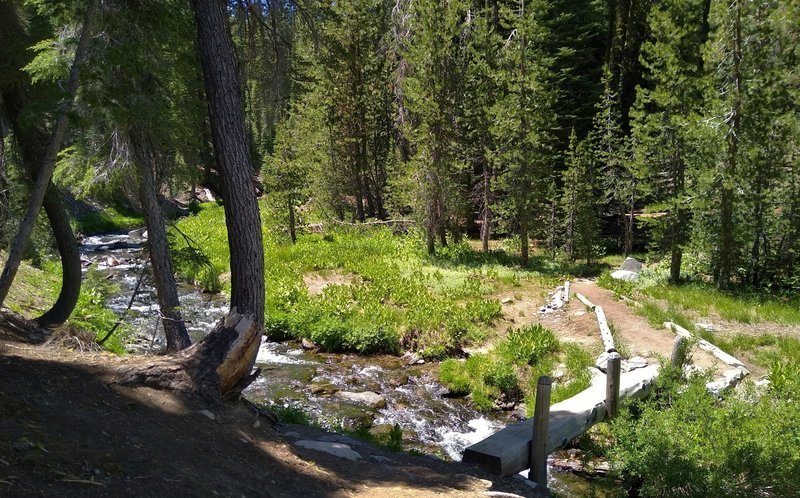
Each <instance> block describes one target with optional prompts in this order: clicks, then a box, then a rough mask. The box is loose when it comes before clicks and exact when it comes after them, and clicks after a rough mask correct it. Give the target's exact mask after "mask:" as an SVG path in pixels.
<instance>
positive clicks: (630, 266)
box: [619, 258, 643, 273]
mask: <svg viewBox="0 0 800 498" xmlns="http://www.w3.org/2000/svg"><path fill="white" fill-rule="evenodd" d="M642 266H643V265H642V263H641V262H639V261H636V260H635V259H633V258H625V261H623V262H622V265H620V267H619V269H620V270H625V271H631V272H634V273H639V272H640V271H642Z"/></svg>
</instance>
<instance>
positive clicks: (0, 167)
mask: <svg viewBox="0 0 800 498" xmlns="http://www.w3.org/2000/svg"><path fill="white" fill-rule="evenodd" d="M2 105H3V99H2V96H0V108H2ZM1 119H2V118H1V117H0V120H1ZM3 126H4V124H3V122H2V121H0V230H2V229H4V227H5V224H6V221H7V220H8V214H9V211H8V209H9V206H8V180H7V179H6V171H7V170H8V168H7V166H6V143H5V138H6V133H5V130H4V129H3Z"/></svg>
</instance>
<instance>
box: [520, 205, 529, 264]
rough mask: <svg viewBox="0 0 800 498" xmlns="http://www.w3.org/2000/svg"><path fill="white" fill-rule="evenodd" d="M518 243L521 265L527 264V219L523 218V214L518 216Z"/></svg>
mask: <svg viewBox="0 0 800 498" xmlns="http://www.w3.org/2000/svg"><path fill="white" fill-rule="evenodd" d="M519 243H520V251H519V255H520V258H522V266H528V259H529V245H530V241H529V239H528V220H527V219H526V218H525V215H522V216H520V220H519Z"/></svg>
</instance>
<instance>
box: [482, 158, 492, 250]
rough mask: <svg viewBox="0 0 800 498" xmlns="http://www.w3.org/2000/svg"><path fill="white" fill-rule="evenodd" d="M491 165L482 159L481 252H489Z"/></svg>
mask: <svg viewBox="0 0 800 498" xmlns="http://www.w3.org/2000/svg"><path fill="white" fill-rule="evenodd" d="M491 178H492V173H491V166H490V165H489V161H487V160H485V159H484V161H483V185H482V187H483V188H482V189H481V249H482V250H483V252H485V253H488V252H489V237H491V230H492V228H491V225H490V224H491V222H492V207H491V205H490V201H491V198H492V190H491V188H492V186H491Z"/></svg>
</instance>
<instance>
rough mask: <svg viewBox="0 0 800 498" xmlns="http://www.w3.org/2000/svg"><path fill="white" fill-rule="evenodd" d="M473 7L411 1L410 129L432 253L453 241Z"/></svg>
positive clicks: (445, 0)
mask: <svg viewBox="0 0 800 498" xmlns="http://www.w3.org/2000/svg"><path fill="white" fill-rule="evenodd" d="M466 10H467V6H466V5H465V4H464V3H463V2H461V0H419V1H415V2H414V3H413V4H412V6H411V12H410V15H411V20H410V21H409V23H410V25H411V26H412V28H411V40H410V41H409V44H408V47H407V50H406V53H405V58H406V60H407V62H408V64H409V67H410V72H409V74H408V75H407V76H406V78H405V80H404V95H405V105H406V106H407V108H408V110H409V112H410V113H411V115H412V116H413V128H412V129H411V130H410V131H409V134H408V135H409V136H410V137H412V141H413V143H414V148H415V149H416V151H415V155H414V158H413V162H414V164H415V176H416V183H417V185H418V194H417V199H418V204H417V205H418V213H419V215H420V217H421V219H422V222H423V226H424V229H425V235H426V246H427V250H428V253H429V254H433V253H434V252H435V250H436V237H437V235H438V237H439V241H440V244H441V245H445V244H446V243H447V237H446V229H447V225H448V222H449V220H450V216H451V214H452V209H451V203H452V201H453V200H455V196H452V194H453V192H452V190H451V187H452V185H454V184H455V180H454V179H455V176H456V173H457V170H458V166H457V164H456V154H455V150H454V149H455V147H454V145H455V137H454V132H455V129H454V126H453V125H454V121H455V116H456V109H457V108H458V106H459V105H460V103H459V102H458V99H457V97H458V95H459V90H458V86H459V84H460V82H461V81H462V77H461V74H460V71H459V68H460V65H459V60H460V54H459V49H460V46H459V45H458V44H456V43H454V41H455V40H458V39H460V37H461V36H462V34H463V32H464V19H465V17H466Z"/></svg>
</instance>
